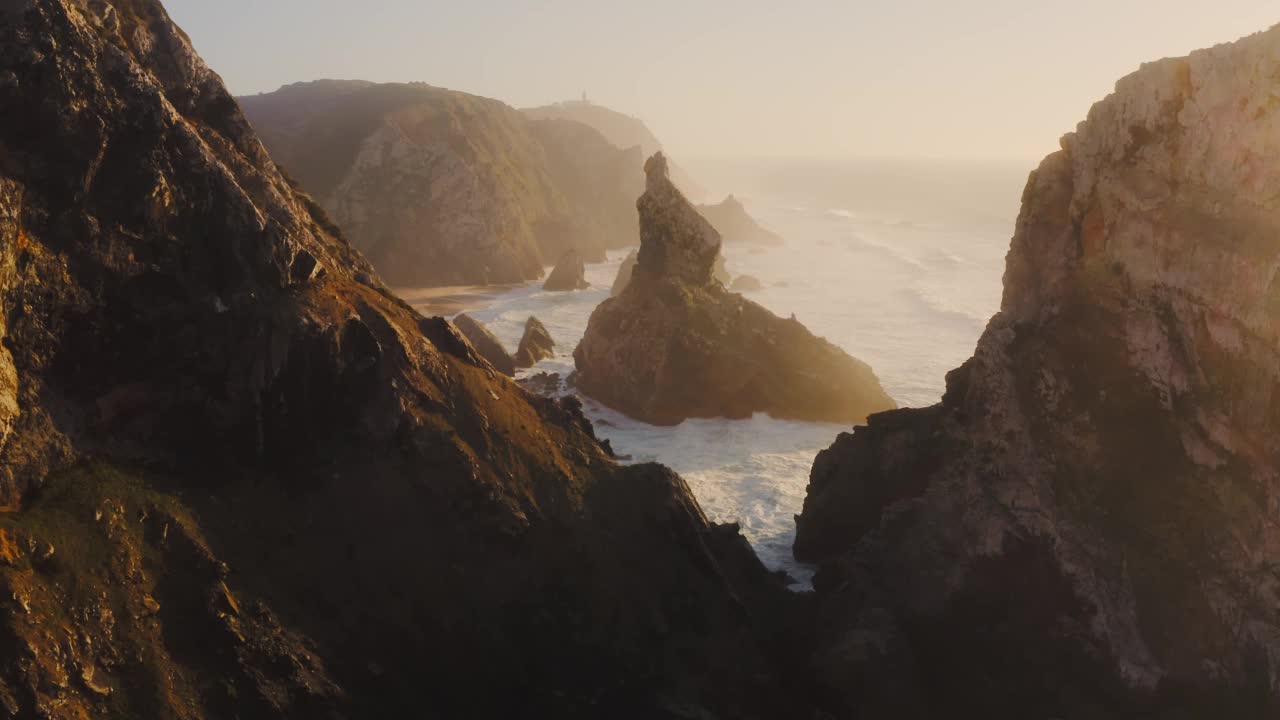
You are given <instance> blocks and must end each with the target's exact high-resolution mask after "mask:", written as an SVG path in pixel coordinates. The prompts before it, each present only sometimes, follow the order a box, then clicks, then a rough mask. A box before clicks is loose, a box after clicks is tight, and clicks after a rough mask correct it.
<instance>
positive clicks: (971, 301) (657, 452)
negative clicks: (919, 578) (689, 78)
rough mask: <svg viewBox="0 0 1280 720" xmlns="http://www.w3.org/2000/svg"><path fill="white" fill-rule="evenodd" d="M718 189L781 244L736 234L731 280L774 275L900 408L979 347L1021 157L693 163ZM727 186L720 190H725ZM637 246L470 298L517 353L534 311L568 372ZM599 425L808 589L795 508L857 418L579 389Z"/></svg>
mask: <svg viewBox="0 0 1280 720" xmlns="http://www.w3.org/2000/svg"><path fill="white" fill-rule="evenodd" d="M687 169H689V170H690V172H691V173H693V174H694V176H695V177H697V178H698V180H699V182H700V183H701V184H703V185H704V186H706V187H708V188H732V190H733V191H734V192H735V193H736V195H737V197H738V198H739V199H740V200H742V201H743V203H744V204H745V205H746V206H747V208H748V210H749V211H750V212H751V214H752V215H753V216H754V217H755V218H756V219H757V220H758V221H760V223H761V224H763V225H765V226H766V227H768V228H770V229H772V230H774V231H775V232H777V233H778V234H780V235H781V236H782V237H783V238H784V239H785V240H786V242H785V244H783V245H780V246H776V247H760V246H750V245H735V244H726V245H725V247H724V254H725V258H726V263H727V267H728V269H729V271H730V273H732V274H733V275H734V276H738V275H753V276H755V277H756V278H758V279H760V280H761V281H762V283H763V284H764V287H763V289H761V290H759V291H758V292H749V293H745V294H746V295H747V296H748V297H749V298H751V299H752V300H755V301H757V302H759V303H760V304H762V305H764V306H765V307H767V308H769V309H770V310H772V311H773V312H774V313H776V314H778V315H780V316H782V317H786V316H789V315H791V314H793V313H794V314H795V316H796V317H797V318H798V319H799V320H800V321H801V322H802V323H804V324H805V325H806V326H807V327H808V328H809V329H810V330H812V331H813V332H814V333H816V334H818V335H821V336H824V337H826V338H827V339H828V340H830V341H831V342H833V343H835V344H837V345H839V346H840V347H842V348H844V349H845V350H846V351H848V352H849V353H850V354H852V355H854V356H855V357H858V358H861V359H862V360H864V361H866V362H868V363H870V365H871V366H872V367H873V368H874V369H875V371H876V373H877V374H878V375H879V377H880V380H881V382H882V383H883V385H884V387H885V389H886V390H887V391H888V392H889V394H890V395H891V396H892V397H893V398H894V399H895V400H896V401H897V402H898V404H899V405H901V406H910V407H922V406H927V405H931V404H933V403H936V402H937V401H938V400H939V399H940V398H941V397H942V393H943V391H944V390H945V379H944V376H945V374H946V373H947V372H948V371H949V370H951V369H953V368H955V367H958V366H959V365H960V364H961V363H963V362H964V361H965V360H966V359H967V358H968V357H970V356H971V355H972V353H973V348H974V345H975V343H976V341H977V339H978V337H979V335H980V334H981V333H982V330H983V328H984V327H985V325H986V323H987V320H988V319H989V318H990V317H991V315H992V314H994V313H995V312H996V310H997V309H998V308H999V305H1000V295H1001V290H1002V287H1001V276H1002V273H1003V271H1004V256H1005V253H1006V251H1007V249H1008V246H1009V239H1010V237H1011V236H1012V234H1013V227H1014V220H1015V218H1016V214H1017V210H1018V205H1019V200H1020V197H1021V191H1022V186H1023V184H1025V182H1026V178H1027V169H1026V168H1013V167H992V166H976V165H964V164H959V163H925V162H902V161H894V162H891V161H862V162H844V163H841V162H832V161H809V162H805V161H781V160H772V161H734V162H731V163H697V164H693V163H689V164H687ZM723 194H724V193H721V194H720V195H719V196H717V199H719V198H721V197H723ZM627 252H628V251H627V250H619V251H614V252H611V253H610V254H609V257H608V261H607V262H605V263H601V264H596V265H589V266H588V268H587V280H588V281H589V282H590V283H591V288H590V289H588V290H582V291H578V292H572V293H552V292H544V291H542V289H541V284H540V283H531V284H529V285H528V286H525V287H520V288H515V289H512V290H510V291H508V292H506V293H503V294H501V295H499V296H497V297H496V298H494V299H493V300H492V301H490V302H489V303H488V304H487V306H485V307H483V308H479V309H475V310H469V311H468V312H469V314H470V315H472V316H473V317H475V318H476V319H478V320H480V321H482V322H484V323H486V324H487V325H488V326H489V328H490V329H491V330H492V331H493V332H494V334H495V335H497V337H498V338H499V339H501V340H502V341H503V343H504V344H505V345H506V346H507V347H508V348H509V349H510V350H511V351H512V352H514V350H515V348H516V345H517V344H518V343H519V340H520V335H521V333H522V331H523V329H524V323H525V320H526V319H527V318H528V317H529V316H530V315H533V316H536V317H537V318H538V319H539V320H541V321H542V322H543V323H544V324H545V325H546V326H547V328H548V330H549V331H550V332H551V335H552V337H553V338H554V339H555V341H556V347H557V355H556V357H554V358H552V359H549V360H546V361H544V362H542V363H540V364H539V365H538V366H537V367H536V368H534V369H533V370H532V371H528V372H531V373H538V372H552V373H560V374H561V375H562V376H563V377H567V376H568V375H569V373H571V372H572V371H573V349H574V347H575V346H576V345H577V343H578V340H579V339H580V338H581V337H582V334H583V332H584V331H585V329H586V324H587V320H588V318H589V317H590V315H591V311H592V310H593V309H594V308H595V307H596V306H597V305H598V304H599V303H600V302H601V301H603V300H604V299H606V298H607V297H608V296H609V288H610V286H611V285H612V283H613V280H614V277H615V275H616V274H617V269H618V266H619V265H620V264H621V261H622V259H623V258H624V257H625V256H626V254H627ZM583 402H584V406H585V409H586V412H587V415H588V416H589V417H590V418H591V420H592V421H593V422H594V423H595V426H596V432H597V434H598V435H600V436H602V437H605V438H608V439H609V440H610V441H611V443H612V445H613V448H614V450H615V451H616V452H617V453H618V454H619V455H622V456H624V457H626V458H628V460H627V461H628V462H649V461H656V462H661V463H663V464H666V465H668V466H670V467H671V468H673V469H674V470H676V471H677V472H679V473H680V474H681V475H683V476H684V478H685V479H686V480H687V481H688V483H689V485H690V487H691V488H692V489H693V492H694V494H695V495H696V496H697V498H698V500H699V502H700V503H701V504H702V507H703V509H704V510H705V511H706V513H707V515H708V517H710V518H711V519H712V520H713V521H716V522H736V523H739V524H740V525H741V527H742V532H743V534H744V535H745V536H746V537H747V539H748V540H749V541H750V542H751V544H752V545H753V546H754V547H755V549H756V551H757V553H758V554H759V556H760V558H761V559H762V560H763V561H764V563H765V564H766V565H768V566H769V567H770V568H773V569H778V570H784V571H786V572H787V573H789V574H790V575H791V576H792V577H793V578H795V579H796V581H797V584H796V586H795V587H797V588H799V589H803V588H805V587H808V585H809V582H810V580H811V578H812V569H811V568H808V567H805V566H803V565H800V564H798V563H796V562H795V560H794V559H793V558H792V557H791V544H792V541H793V540H794V537H795V521H794V516H795V515H796V514H798V513H799V512H800V509H801V507H802V505H803V503H804V495H805V487H806V485H807V483H808V477H809V470H810V468H811V466H812V464H813V460H814V457H815V456H816V455H817V453H818V452H819V451H820V450H822V449H823V448H826V447H827V446H829V445H830V444H831V442H832V441H833V440H834V439H835V437H836V436H837V435H838V434H839V433H840V432H843V431H847V430H849V429H850V428H848V427H845V426H841V425H831V424H823V423H808V422H796V421H789V420H775V419H773V418H770V417H768V416H766V415H763V414H757V415H756V416H755V417H753V418H751V419H749V420H720V419H710V420H689V421H687V422H685V423H683V424H681V425H679V426H676V427H654V426H650V425H646V424H644V423H640V422H637V421H634V420H631V419H629V418H627V417H625V416H623V415H621V414H619V413H616V412H614V411H612V410H609V409H608V408H605V407H603V406H601V405H599V404H598V403H595V402H593V401H592V400H591V399H590V398H585V397H584V398H583Z"/></svg>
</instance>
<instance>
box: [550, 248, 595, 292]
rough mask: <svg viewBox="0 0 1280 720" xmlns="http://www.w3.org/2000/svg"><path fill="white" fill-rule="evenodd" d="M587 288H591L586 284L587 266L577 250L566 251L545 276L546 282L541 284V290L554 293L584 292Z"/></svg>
mask: <svg viewBox="0 0 1280 720" xmlns="http://www.w3.org/2000/svg"><path fill="white" fill-rule="evenodd" d="M589 287H591V286H590V285H589V284H587V265H586V263H585V262H584V261H583V259H582V255H581V254H580V253H579V252H578V251H577V250H568V251H566V252H565V254H563V255H561V256H560V260H559V261H558V262H556V266H555V268H553V269H552V270H551V274H550V275H548V276H547V281H546V282H544V283H542V289H543V290H552V291H554V292H569V291H571V290H585V289H587V288H589Z"/></svg>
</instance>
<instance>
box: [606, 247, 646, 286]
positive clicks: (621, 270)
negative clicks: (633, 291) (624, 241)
mask: <svg viewBox="0 0 1280 720" xmlns="http://www.w3.org/2000/svg"><path fill="white" fill-rule="evenodd" d="M639 253H640V251H639V250H632V251H631V252H629V253H627V257H626V259H624V260H623V261H622V265H620V266H618V275H617V277H615V278H614V279H613V289H611V290H610V291H609V297H617V296H619V295H621V294H622V291H623V290H626V289H627V286H628V285H630V284H631V274H632V273H634V272H635V270H636V263H637V262H638V260H639Z"/></svg>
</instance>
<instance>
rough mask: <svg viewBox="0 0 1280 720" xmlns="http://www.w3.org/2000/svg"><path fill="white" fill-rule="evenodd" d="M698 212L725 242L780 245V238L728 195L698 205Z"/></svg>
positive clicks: (738, 201)
mask: <svg viewBox="0 0 1280 720" xmlns="http://www.w3.org/2000/svg"><path fill="white" fill-rule="evenodd" d="M698 212H699V213H701V214H702V217H704V218H706V219H707V220H708V221H709V222H710V223H711V224H712V225H713V226H715V229H716V230H717V231H719V232H720V237H722V238H724V241H725V242H727V243H743V244H752V245H781V244H782V238H781V237H780V236H779V235H778V234H777V233H775V232H773V231H772V230H769V229H767V228H764V227H762V226H761V225H760V223H758V222H756V219H755V218H753V217H751V215H750V214H749V213H748V212H747V209H746V208H745V207H743V205H742V202H741V201H740V200H738V199H737V198H735V197H734V196H732V195H730V196H729V197H727V198H725V199H724V200H723V201H722V202H720V203H719V204H717V205H699V206H698Z"/></svg>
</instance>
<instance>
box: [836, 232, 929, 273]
mask: <svg viewBox="0 0 1280 720" xmlns="http://www.w3.org/2000/svg"><path fill="white" fill-rule="evenodd" d="M845 244H846V245H848V246H849V249H850V250H853V251H854V252H865V253H868V254H872V255H878V256H880V257H883V258H885V259H888V260H892V261H893V262H895V263H898V264H900V265H904V266H906V267H908V268H911V269H913V270H923V269H924V266H923V265H921V264H920V262H919V261H918V260H916V259H915V258H913V257H911V256H910V255H908V254H907V253H905V252H902V251H901V250H898V249H897V248H894V247H893V246H891V245H888V244H886V243H882V242H877V241H875V240H872V239H871V238H869V237H867V236H866V235H863V234H860V233H848V234H847V235H845Z"/></svg>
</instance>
